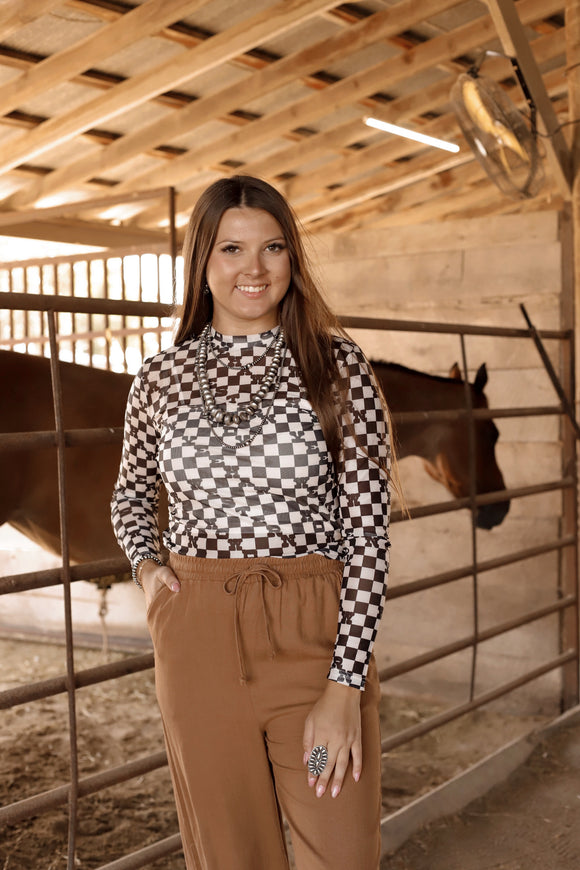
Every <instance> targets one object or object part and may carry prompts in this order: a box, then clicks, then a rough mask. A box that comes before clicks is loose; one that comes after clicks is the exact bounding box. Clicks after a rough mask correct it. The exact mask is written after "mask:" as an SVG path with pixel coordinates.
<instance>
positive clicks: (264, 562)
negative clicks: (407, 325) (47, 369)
mask: <svg viewBox="0 0 580 870" xmlns="http://www.w3.org/2000/svg"><path fill="white" fill-rule="evenodd" d="M184 266H185V292H184V301H183V305H182V308H181V311H180V317H179V326H178V330H177V334H176V341H175V345H174V347H172V348H170V349H169V350H166V351H163V352H161V353H159V354H157V355H156V356H154V357H153V358H151V359H149V360H147V361H146V362H145V364H144V366H143V367H142V369H141V371H140V372H139V374H138V375H137V377H136V378H135V381H134V384H133V387H132V389H131V393H130V396H129V401H128V406H127V415H126V428H125V441H124V448H123V456H122V461H121V469H120V473H119V479H118V481H117V485H116V488H115V493H114V496H113V504H112V516H113V524H114V528H115V531H116V534H117V538H118V540H119V543H120V545H121V546H122V547H123V549H124V550H125V552H126V553H127V556H128V558H129V559H130V561H131V563H132V566H133V576H134V579H135V580H136V582H137V584H138V585H139V586H141V587H142V588H143V590H144V593H145V601H146V606H147V618H148V624H149V627H150V631H151V635H152V638H153V643H154V648H155V660H156V685H157V696H158V701H159V706H160V709H161V714H162V719H163V726H164V732H165V739H166V744H167V751H168V758H169V765H170V769H171V774H172V779H173V785H174V791H175V796H176V802H177V808H178V815H179V824H180V830H181V834H182V840H183V847H184V852H185V857H186V864H187V867H188V868H189V870H194V868H195V870H198V868H200V870H201V868H203V870H286V868H288V866H289V865H288V858H287V854H286V845H285V840H284V833H283V825H282V822H281V819H282V816H284V817H285V818H286V820H287V821H288V824H289V827H290V831H291V837H292V842H293V848H294V853H295V860H296V866H297V868H298V870H342V868H344V870H376V868H378V865H379V854H380V836H379V821H380V737H379V723H378V700H379V685H378V679H377V672H376V667H375V664H374V660H373V658H372V656H371V650H372V646H373V642H374V639H375V635H376V631H377V625H378V621H379V619H380V616H381V613H382V608H383V603H384V594H385V582H386V574H387V567H388V558H387V557H388V540H387V523H388V514H389V503H390V502H389V486H388V463H389V438H388V432H387V426H386V418H385V411H384V407H383V403H382V401H381V398H380V396H379V394H378V393H377V389H376V387H375V384H374V381H373V379H372V376H371V373H370V370H369V366H368V364H367V362H366V360H365V358H364V356H363V355H362V353H361V351H360V349H359V348H358V347H357V346H356V345H355V344H354V343H353V342H352V341H350V340H349V339H347V338H346V336H344V333H342V331H341V330H340V328H339V326H338V324H337V322H336V319H335V318H334V316H333V315H332V314H331V313H330V311H329V310H328V308H327V306H326V304H325V303H324V301H323V299H322V297H321V295H320V293H319V291H318V290H317V288H316V286H315V283H314V281H313V278H312V276H311V273H310V271H309V268H308V266H307V261H306V257H305V254H304V251H303V247H302V243H301V240H300V237H299V234H298V229H297V226H296V221H295V218H294V216H293V214H292V212H291V210H290V207H289V206H288V204H287V203H286V201H285V200H284V198H283V197H282V196H281V195H280V194H279V193H278V192H277V191H276V190H275V189H274V188H273V187H271V186H270V185H268V184H267V183H266V182H264V181H261V180H259V179H257V178H252V177H251V176H237V177H232V178H226V179H222V180H220V181H217V182H216V183H215V184H213V185H212V186H211V187H209V188H208V190H206V191H205V193H204V194H203V195H202V196H201V197H200V199H199V201H198V203H197V205H196V207H195V209H194V211H193V214H192V216H191V220H190V223H189V227H188V232H187V236H186V240H185V245H184ZM161 480H162V481H163V483H164V485H165V487H166V489H167V491H168V496H169V507H170V519H169V527H168V529H167V531H166V532H165V536H164V543H165V545H166V547H167V550H168V551H169V559H168V563H167V564H165V563H164V559H163V558H162V550H161V545H160V541H159V536H158V531H157V519H156V515H157V495H158V490H159V483H160V481H161ZM337 626H338V629H337Z"/></svg>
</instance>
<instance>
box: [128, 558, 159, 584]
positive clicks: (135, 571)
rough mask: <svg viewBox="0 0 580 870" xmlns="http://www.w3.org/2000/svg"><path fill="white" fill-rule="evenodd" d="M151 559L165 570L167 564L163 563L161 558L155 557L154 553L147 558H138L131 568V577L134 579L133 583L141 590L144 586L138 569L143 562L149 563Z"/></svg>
mask: <svg viewBox="0 0 580 870" xmlns="http://www.w3.org/2000/svg"><path fill="white" fill-rule="evenodd" d="M147 559H150V560H151V561H152V562H157V564H158V565H161V567H162V568H163V567H164V565H165V563H164V562H162V561H161V559H160V558H159V556H154V555H153V554H152V553H147V554H146V555H145V556H138V557H137V558H136V559H135V561H134V562H133V566H132V568H131V577H132V578H133V583H134V584H135V586H138V587H139V589H141V590H143V586H142V585H141V581H140V580H139V574H138V568H139V565H140V564H141V562H145V561H147Z"/></svg>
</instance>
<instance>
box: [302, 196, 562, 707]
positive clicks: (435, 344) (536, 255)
mask: <svg viewBox="0 0 580 870" xmlns="http://www.w3.org/2000/svg"><path fill="white" fill-rule="evenodd" d="M558 225H559V224H558V215H557V214H556V213H555V212H546V213H537V214H528V215H524V216H509V217H505V216H504V217H495V218H485V219H473V220H469V221H461V222H447V223H440V224H433V225H425V226H422V227H405V228H392V229H385V230H373V231H366V232H362V231H361V232H355V233H351V234H348V235H347V234H345V235H335V236H320V237H317V238H313V240H312V254H313V257H314V258H315V260H316V261H318V263H319V269H320V277H321V280H322V283H323V286H324V288H325V292H326V294H327V298H328V300H329V301H330V303H331V305H332V307H333V308H334V310H335V311H337V312H338V313H339V314H341V315H347V314H351V315H362V316H377V317H394V318H398V319H406V320H430V321H445V322H463V323H474V324H491V325H500V326H505V325H513V326H517V327H522V326H525V323H524V321H523V317H522V314H521V312H520V309H519V303H520V302H524V303H525V305H526V307H527V310H528V312H529V314H530V316H531V318H532V320H533V322H534V323H535V325H536V326H537V327H538V328H558V327H559V326H560V288H561V245H560V241H559V231H558ZM352 335H353V337H354V338H355V339H356V340H357V341H358V342H359V343H360V344H361V346H362V347H363V349H364V350H365V352H366V353H367V355H368V356H369V357H371V358H374V359H382V360H390V361H394V362H399V363H402V364H404V365H407V366H410V367H412V368H417V369H421V370H422V371H427V372H430V373H433V374H438V375H446V374H447V373H448V370H449V368H450V366H451V365H452V364H453V363H454V362H455V361H456V360H457V361H459V362H460V361H461V350H460V345H459V340H458V337H457V336H439V335H425V334H418V333H401V332H391V333H382V334H381V333H372V332H368V331H352ZM549 350H550V353H551V356H552V358H553V360H554V362H555V364H557V360H558V349H557V345H556V342H551V343H550V344H549ZM467 355H468V362H469V366H470V378H471V379H473V376H474V374H475V371H476V369H477V368H478V366H479V365H480V364H481V363H482V362H485V363H486V364H487V367H488V372H489V383H488V386H487V389H486V393H487V396H488V399H489V402H490V406H492V407H508V406H521V405H524V406H525V405H536V404H537V405H550V404H552V405H553V404H556V397H555V395H554V391H553V388H552V386H551V384H550V382H549V380H548V377H547V375H546V373H545V371H544V368H543V366H542V363H541V361H540V359H539V356H538V353H537V351H536V349H535V348H534V346H533V344H532V342H531V341H527V340H520V339H517V340H513V339H502V338H480V337H476V338H472V337H469V338H468V339H467ZM387 399H388V397H387ZM498 428H499V429H500V439H499V442H498V446H497V457H498V462H499V464H500V467H501V468H502V471H503V474H504V478H505V481H506V486H510V487H511V486H520V485H526V484H531V483H534V482H540V481H544V480H552V479H557V478H558V477H560V474H561V469H560V462H561V451H560V442H559V434H558V433H559V424H558V420H557V419H556V418H554V417H552V418H550V417H544V418H522V419H519V420H518V419H514V420H502V421H498ZM401 475H402V481H403V485H404V489H405V494H406V498H407V501H408V503H409V505H410V506H411V507H412V506H413V505H414V504H419V503H425V502H432V501H433V502H434V501H440V500H443V499H444V498H446V495H447V494H446V491H445V490H444V489H443V488H442V487H441V486H440V485H439V484H437V483H435V482H434V481H432V480H431V479H430V478H429V477H428V476H427V475H426V474H425V472H424V470H423V468H422V463H421V460H419V459H417V458H415V457H410V458H408V459H405V460H403V461H402V462H401ZM560 514H561V496H560V494H558V493H554V494H548V495H542V496H534V497H530V498H526V499H520V500H517V501H514V502H513V503H512V505H511V509H510V512H509V514H508V516H507V518H506V519H505V520H504V522H503V524H502V525H501V526H499V527H497V528H495V529H493V530H492V531H478V535H477V547H478V552H479V556H480V558H482V559H486V558H490V557H492V556H494V555H499V554H502V553H507V552H511V551H513V550H516V549H520V548H524V547H527V546H532V545H534V544H536V543H538V542H543V541H548V540H550V539H553V538H556V537H557V535H558V527H559V522H560ZM470 557H471V541H470V519H469V516H468V513H467V512H466V511H462V512H460V513H454V514H449V515H442V516H439V517H432V518H426V519H423V520H415V521H412V522H406V523H399V524H397V525H395V526H393V529H392V573H391V585H392V586H395V585H396V584H398V583H401V582H403V581H407V580H411V579H415V578H418V577H424V576H428V575H430V574H432V573H435V572H437V571H443V570H446V569H448V568H453V567H460V566H462V565H466V564H468V563H469V561H470ZM557 571H558V561H557V556H556V555H552V554H548V555H545V556H542V557H540V558H537V559H535V560H528V561H526V562H523V563H519V564H516V565H513V566H511V567H506V568H503V569H501V570H497V571H494V572H488V573H485V574H483V575H481V577H480V581H479V582H480V595H479V611H480V624H481V627H483V628H485V627H487V626H489V625H493V624H495V623H496V622H500V621H503V620H506V619H509V618H510V617H511V616H515V615H517V614H519V613H522V612H526V611H528V610H531V609H533V608H535V607H539V606H541V605H542V604H543V603H547V602H549V601H552V600H553V599H554V597H555V596H556V591H557ZM472 612H473V604H472V587H471V581H470V580H462V581H457V582H455V583H452V584H449V585H448V586H444V587H440V588H438V589H435V590H430V591H428V592H425V593H421V595H419V596H412V597H409V598H404V599H399V600H394V601H392V602H391V603H389V604H388V607H387V610H386V614H385V618H384V619H383V623H382V626H381V631H380V636H379V641H378V646H377V659H378V663H379V665H380V666H384V665H387V664H389V663H394V662H396V661H399V660H401V659H404V658H407V657H409V656H412V655H416V654H418V653H422V652H424V651H426V650H428V649H431V648H433V647H436V646H439V645H441V644H444V643H448V642H450V641H452V640H455V639H458V638H461V637H464V636H467V635H469V634H470V632H471V627H472ZM557 632H558V619H557V617H555V616H554V617H549V618H546V619H544V620H541V621H539V622H537V623H534V624H532V625H530V626H526V627H524V628H520V629H518V630H516V631H513V632H511V633H509V634H507V635H505V636H503V637H500V638H497V639H495V640H493V641H489V642H487V643H486V644H484V645H483V646H482V647H481V648H480V652H479V655H478V679H477V684H476V691H477V692H478V693H479V692H481V691H484V690H487V689H489V688H491V687H492V686H494V685H496V684H497V683H500V682H504V681H507V680H509V679H512V678H513V677H515V676H517V675H519V674H520V673H523V672H525V671H526V670H529V669H530V668H531V667H533V666H534V665H536V664H540V663H541V662H543V661H546V660H548V659H549V658H551V657H553V656H554V655H556V654H557V649H558V640H557ZM470 663H471V658H470V653H460V654H457V655H454V656H452V657H450V658H448V659H446V660H445V661H444V662H441V663H437V664H433V665H429V666H427V667H425V668H423V669H422V670H421V671H419V672H417V673H416V674H414V675H409V676H406V677H400V678H398V679H397V680H395V681H393V682H392V683H391V684H390V686H389V690H390V691H401V692H407V691H414V690H420V691H427V692H429V693H432V694H434V695H436V696H438V697H444V698H446V699H448V700H450V701H453V702H461V701H463V700H466V691H467V690H466V685H467V681H468V678H469V672H470ZM558 679H559V678H558V677H557V676H556V675H551V676H547V677H544V678H542V679H541V680H538V681H536V682H535V683H532V684H530V686H528V687H527V688H524V689H521V690H519V691H518V693H517V695H516V696H515V697H514V699H513V701H508V702H502V706H503V708H508V709H510V708H512V707H513V708H514V709H515V707H516V706H517V707H518V708H521V706H522V703H523V704H524V705H527V706H529V707H530V710H534V712H535V711H537V710H543V709H544V708H545V707H546V708H549V709H550V711H552V709H553V705H554V695H555V688H556V689H557V685H558Z"/></svg>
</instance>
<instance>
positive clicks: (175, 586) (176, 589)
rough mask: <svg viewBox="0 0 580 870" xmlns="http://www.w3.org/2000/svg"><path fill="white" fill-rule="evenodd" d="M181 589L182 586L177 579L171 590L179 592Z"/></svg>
mask: <svg viewBox="0 0 580 870" xmlns="http://www.w3.org/2000/svg"><path fill="white" fill-rule="evenodd" d="M180 589H181V587H180V585H179V583H178V582H177V580H175V581H174V582H173V583H172V584H171V591H172V592H179V590H180Z"/></svg>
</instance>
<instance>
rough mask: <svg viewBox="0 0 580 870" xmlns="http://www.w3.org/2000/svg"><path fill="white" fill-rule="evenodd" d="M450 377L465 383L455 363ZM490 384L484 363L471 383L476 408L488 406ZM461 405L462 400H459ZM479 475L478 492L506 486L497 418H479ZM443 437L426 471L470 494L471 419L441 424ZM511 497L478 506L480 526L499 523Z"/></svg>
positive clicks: (460, 495) (458, 495) (456, 492)
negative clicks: (498, 452) (498, 447)
mask: <svg viewBox="0 0 580 870" xmlns="http://www.w3.org/2000/svg"><path fill="white" fill-rule="evenodd" d="M449 375H450V380H453V381H459V382H461V383H463V378H462V375H461V371H460V369H459V366H458V365H457V363H455V364H454V365H453V366H452V367H451V370H450V372H449ZM486 384H487V369H486V366H485V363H483V364H482V365H481V366H480V367H479V369H478V370H477V374H476V376H475V380H474V382H473V384H470V390H471V402H472V406H473V408H474V409H476V408H487V407H489V406H488V403H487V398H486V396H485V394H484V388H485V385H486ZM458 405H459V403H458ZM474 427H475V475H476V492H477V494H482V493H486V492H497V491H499V490H502V489H505V484H504V479H503V475H502V473H501V471H500V469H499V466H498V464H497V460H496V457H495V445H496V442H497V439H498V435H499V432H498V429H497V426H496V425H495V423H494V422H493V420H477V419H476V420H475V421H474ZM439 432H440V434H439V437H438V439H437V441H438V443H437V447H436V449H435V450H434V454H432V455H431V456H430V457H424V465H425V469H426V471H427V472H428V473H429V474H430V476H431V477H433V478H434V479H435V480H437V481H439V483H442V484H443V485H444V486H445V487H446V488H447V489H448V490H449V491H450V492H451V493H452V494H453V495H454V496H455V497H456V498H465V497H466V496H469V494H470V486H469V479H470V474H469V442H470V438H469V422H468V421H466V420H460V421H455V422H453V424H444V425H443V426H441V427H439ZM509 506H510V503H509V500H505V501H500V502H497V503H495V504H490V505H480V507H478V509H477V526H478V528H480V529H492V528H493V527H494V526H498V525H499V524H500V523H501V522H502V521H503V519H504V518H505V516H506V514H507V512H508V510H509Z"/></svg>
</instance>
